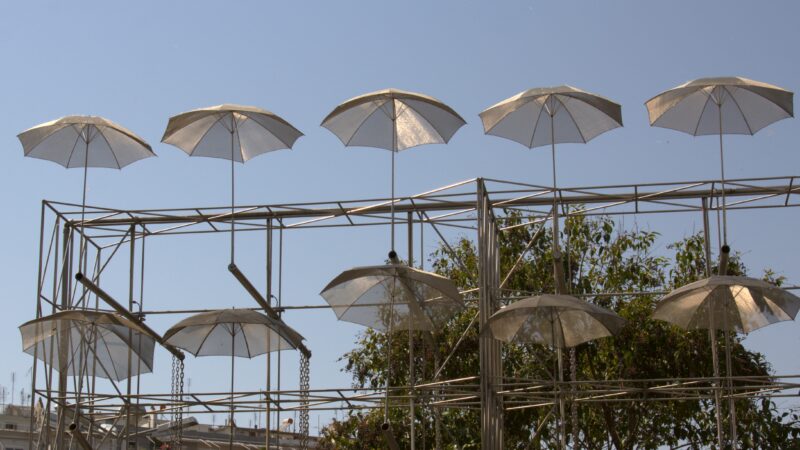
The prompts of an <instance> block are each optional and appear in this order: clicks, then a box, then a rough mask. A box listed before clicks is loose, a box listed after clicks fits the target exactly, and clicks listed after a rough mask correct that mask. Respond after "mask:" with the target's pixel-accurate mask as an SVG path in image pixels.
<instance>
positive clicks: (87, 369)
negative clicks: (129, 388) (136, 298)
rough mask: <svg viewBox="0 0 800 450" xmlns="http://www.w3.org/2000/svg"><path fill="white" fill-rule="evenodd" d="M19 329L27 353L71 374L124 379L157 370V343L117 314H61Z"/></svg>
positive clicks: (74, 312)
mask: <svg viewBox="0 0 800 450" xmlns="http://www.w3.org/2000/svg"><path fill="white" fill-rule="evenodd" d="M19 331H20V333H21V334H22V349H23V350H24V351H25V353H28V354H30V355H34V354H35V355H36V357H37V358H39V359H40V360H42V361H43V362H44V363H45V364H50V365H52V367H53V368H54V369H56V370H58V371H59V372H62V373H63V372H64V371H66V372H65V373H66V374H67V375H70V376H80V375H92V374H94V375H96V376H98V377H101V378H108V379H111V380H114V381H120V380H124V379H126V378H128V376H129V375H137V374H141V373H149V372H152V370H153V353H154V351H155V340H154V339H153V338H152V337H150V336H149V335H148V334H147V333H146V332H145V331H144V330H143V329H141V328H140V327H139V326H138V325H136V324H135V323H133V322H131V321H129V320H127V319H125V318H123V317H120V316H117V315H115V314H111V313H104V312H95V311H81V310H72V311H62V312H59V313H55V314H53V315H51V316H47V317H42V318H39V319H35V320H31V321H29V322H26V323H24V324H22V325H21V326H20V327H19ZM129 351H130V355H131V358H130V366H129V365H128V354H129Z"/></svg>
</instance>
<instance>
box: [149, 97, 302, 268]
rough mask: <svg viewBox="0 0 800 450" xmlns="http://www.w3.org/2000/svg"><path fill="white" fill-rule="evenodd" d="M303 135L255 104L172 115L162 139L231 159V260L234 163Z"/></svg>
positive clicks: (192, 151) (290, 143)
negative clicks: (254, 105)
mask: <svg viewBox="0 0 800 450" xmlns="http://www.w3.org/2000/svg"><path fill="white" fill-rule="evenodd" d="M302 135H303V133H301V132H300V131H299V130H297V129H296V128H295V127H293V126H292V125H291V124H290V123H289V122H287V121H286V120H284V119H283V118H281V117H279V116H278V115H276V114H273V113H272V112H270V111H267V110H264V109H261V108H256V107H253V106H243V105H231V104H224V105H218V106H211V107H208V108H201V109H195V110H193V111H188V112H185V113H182V114H178V115H177V116H173V117H171V118H170V119H169V123H168V124H167V129H166V130H165V131H164V136H163V137H162V138H161V142H164V143H166V144H171V145H174V146H176V147H178V148H180V149H181V150H183V151H184V152H186V153H187V154H188V155H189V156H206V157H210V158H220V159H228V160H230V161H231V263H233V262H234V261H233V259H234V243H235V239H234V234H235V232H236V223H235V221H234V212H235V211H234V204H235V193H236V186H235V175H236V174H235V170H234V167H235V165H234V163H235V162H240V163H245V162H247V161H249V160H250V159H252V158H255V157H256V156H259V155H261V154H264V153H267V152H271V151H274V150H281V149H290V148H292V146H293V145H294V143H295V141H297V139H299V138H300V137H301V136H302Z"/></svg>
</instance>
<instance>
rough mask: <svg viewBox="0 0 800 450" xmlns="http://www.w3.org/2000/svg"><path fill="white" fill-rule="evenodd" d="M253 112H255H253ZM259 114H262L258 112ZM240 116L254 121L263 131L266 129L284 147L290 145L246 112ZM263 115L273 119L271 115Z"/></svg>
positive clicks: (237, 132)
mask: <svg viewBox="0 0 800 450" xmlns="http://www.w3.org/2000/svg"><path fill="white" fill-rule="evenodd" d="M254 114H257V113H254ZM260 115H264V114H260ZM242 116H244V117H246V118H247V120H249V121H251V122H253V123H255V124H256V125H258V126H259V127H261V128H262V129H263V130H264V131H266V132H267V133H269V134H270V135H271V136H272V137H274V138H275V139H276V140H277V141H278V142H280V143H281V144H283V145H284V146H286V148H291V147H289V145H288V144H286V142H283V139H281V138H279V137H278V136H277V135H276V134H275V133H273V132H272V130H270V129H269V128H267V127H266V126H265V125H264V124H262V123H261V122H259V121H257V120H255V119H253V118H252V117H250V116H249V115H247V114H242ZM264 116H265V117H269V118H270V119H274V118H273V117H271V116H266V115H264ZM282 125H286V124H282ZM290 126H291V125H290ZM292 128H294V127H292ZM295 130H296V128H295ZM298 131H299V130H298ZM236 134H237V135H238V134H239V127H236ZM275 150H280V149H275ZM268 151H272V150H268Z"/></svg>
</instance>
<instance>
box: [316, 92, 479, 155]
mask: <svg viewBox="0 0 800 450" xmlns="http://www.w3.org/2000/svg"><path fill="white" fill-rule="evenodd" d="M464 124H466V121H464V119H462V118H461V116H460V115H458V113H457V112H455V111H454V110H453V109H452V108H450V107H449V106H447V105H445V104H444V103H442V102H441V101H439V100H437V99H435V98H433V97H429V96H427V95H423V94H417V93H414V92H408V91H401V90H398V89H384V90H382V91H376V92H370V93H369V94H364V95H360V96H358V97H355V98H352V99H350V100H347V101H346V102H344V103H342V104H341V105H339V106H337V107H336V108H335V109H334V110H333V111H332V112H331V113H330V114H328V116H327V117H325V119H324V120H323V121H322V126H323V127H325V128H327V129H328V130H330V131H331V132H332V133H333V134H335V135H336V136H337V137H338V138H339V139H340V140H341V141H342V143H343V144H344V145H346V146H361V147H375V148H382V149H386V150H392V151H395V152H399V151H401V150H405V149H408V148H411V147H416V146H418V145H424V144H445V143H447V142H448V141H450V138H451V137H453V135H454V134H455V133H456V131H458V129H459V128H461V127H462V126H463V125H464Z"/></svg>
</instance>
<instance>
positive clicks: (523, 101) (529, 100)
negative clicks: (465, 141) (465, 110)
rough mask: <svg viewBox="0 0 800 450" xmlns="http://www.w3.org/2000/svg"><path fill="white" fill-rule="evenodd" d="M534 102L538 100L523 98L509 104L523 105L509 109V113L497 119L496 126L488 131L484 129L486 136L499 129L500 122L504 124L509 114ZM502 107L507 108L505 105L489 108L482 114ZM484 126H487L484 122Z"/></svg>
mask: <svg viewBox="0 0 800 450" xmlns="http://www.w3.org/2000/svg"><path fill="white" fill-rule="evenodd" d="M533 101H536V99H535V98H534V99H526V98H521V99H517V100H515V101H513V102H509V103H515V102H521V103H522V105H521V106H519V107H517V108H509V110H508V111H506V112H505V113H504V114H503V115H502V116H501V117H500V118H498V119H497V120H496V121H495V122H494V125H492V126H491V127H489V128H488V129H486V128H484V130H483V132H484V134H488V133H490V132H491V131H492V130H494V129H495V127H497V125H499V124H500V122H502V121H503V120H505V118H506V117H508V116H509V114H511V113H513V112H514V111H516V110H518V109H519V108H522V106H525V105H526V104H528V103H530V102H533ZM501 106H505V105H504V104H500V105H497V106H495V107H493V108H489V109H487V110H485V111H483V112H482V113H481V114H483V113H486V112H489V111H491V110H492V109H495V108H500V107H501ZM479 116H480V114H479ZM481 120H483V116H481ZM484 125H485V122H484ZM500 137H502V136H500Z"/></svg>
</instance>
